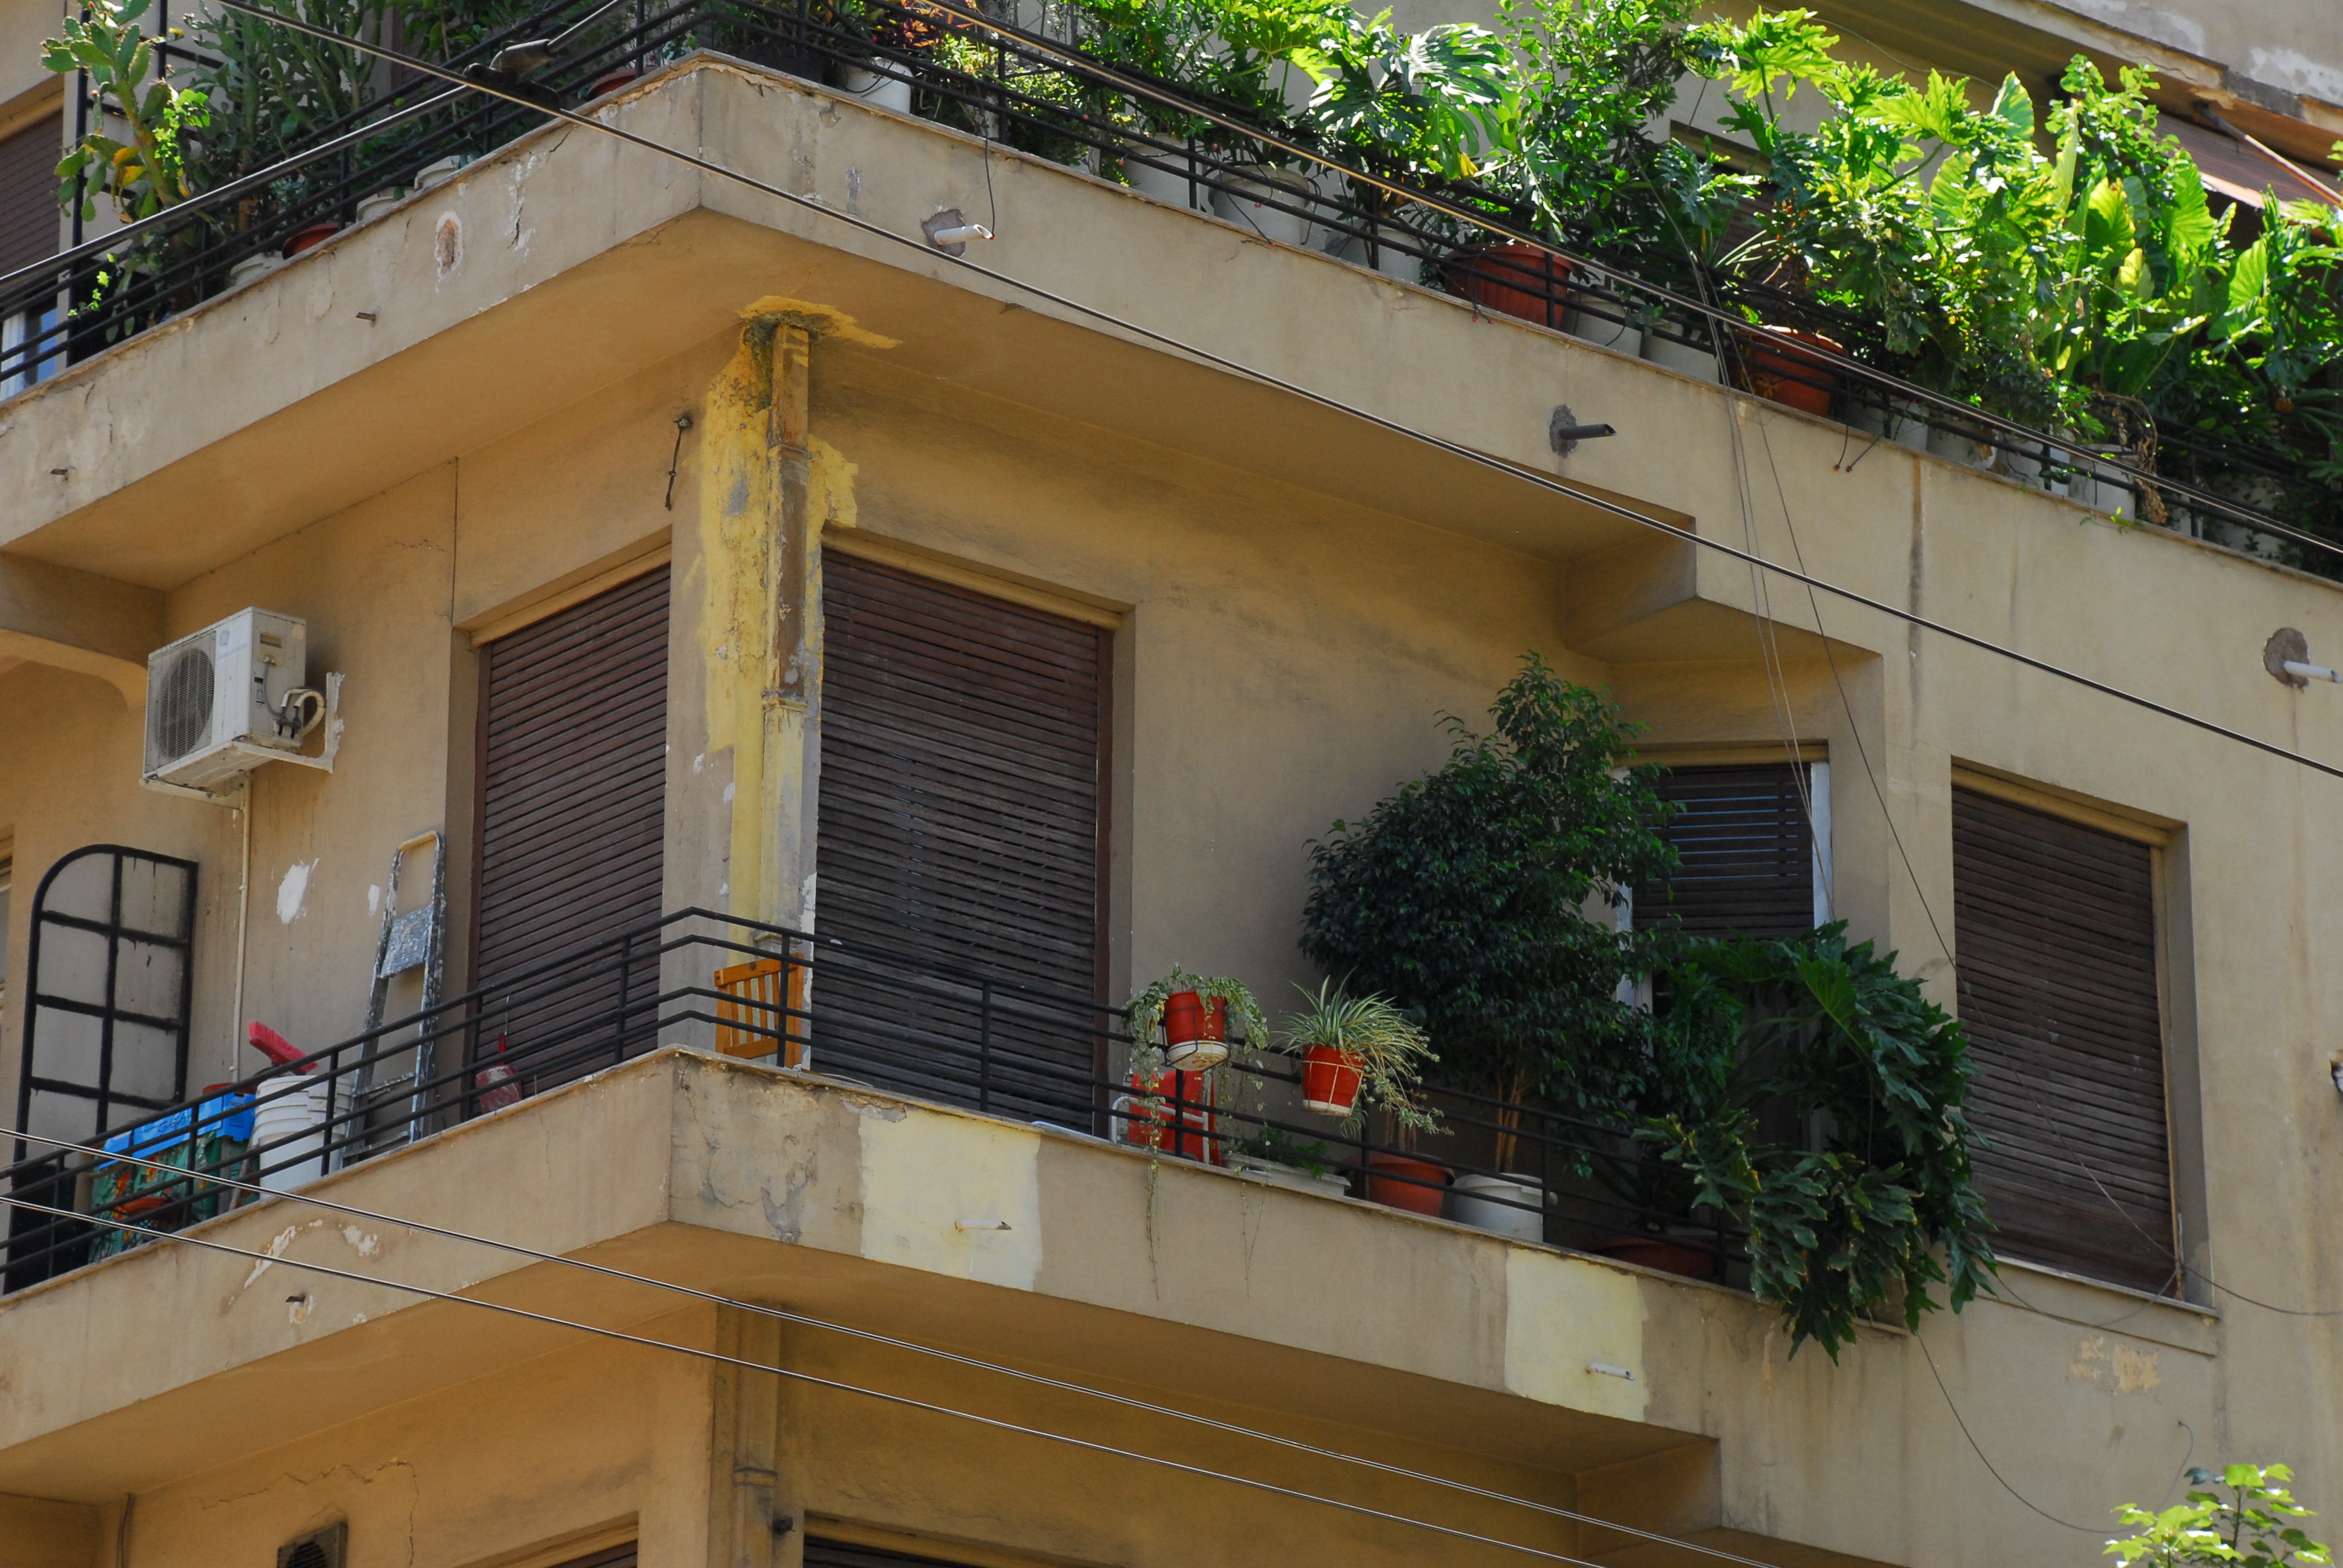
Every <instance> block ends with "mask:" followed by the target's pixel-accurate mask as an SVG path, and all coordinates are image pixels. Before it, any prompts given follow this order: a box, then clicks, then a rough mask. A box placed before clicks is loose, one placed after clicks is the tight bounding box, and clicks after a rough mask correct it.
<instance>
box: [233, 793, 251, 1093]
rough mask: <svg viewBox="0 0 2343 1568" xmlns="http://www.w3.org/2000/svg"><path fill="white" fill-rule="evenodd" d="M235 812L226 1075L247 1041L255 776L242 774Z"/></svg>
mask: <svg viewBox="0 0 2343 1568" xmlns="http://www.w3.org/2000/svg"><path fill="white" fill-rule="evenodd" d="M239 777H240V779H242V782H241V783H240V784H239V785H238V786H237V789H236V795H237V799H236V807H235V811H236V815H237V816H238V817H240V818H242V819H244V859H243V862H242V866H241V869H239V870H238V871H237V873H236V1004H235V1009H234V1016H232V1017H231V1018H229V1020H227V1075H228V1077H230V1078H231V1079H232V1078H235V1077H236V1069H237V1068H239V1067H241V1066H242V1065H243V1061H242V1059H241V1058H240V1057H239V1056H238V1055H237V1049H238V1048H239V1047H240V1046H242V1045H243V1044H244V939H245V929H246V926H247V925H248V924H249V922H250V920H251V918H252V775H251V774H249V773H245V774H241V775H239Z"/></svg>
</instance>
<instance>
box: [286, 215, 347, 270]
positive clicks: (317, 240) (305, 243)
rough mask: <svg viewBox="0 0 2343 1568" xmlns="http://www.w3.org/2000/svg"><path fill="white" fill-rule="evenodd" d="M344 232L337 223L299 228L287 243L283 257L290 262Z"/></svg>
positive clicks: (288, 237) (314, 224)
mask: <svg viewBox="0 0 2343 1568" xmlns="http://www.w3.org/2000/svg"><path fill="white" fill-rule="evenodd" d="M341 232H342V226H341V225H340V224H337V223H313V224H311V225H310V226H308V227H307V228H297V229H295V230H294V231H293V232H292V234H291V235H290V236H287V239H286V241H285V249H284V251H283V253H282V254H283V255H284V257H285V259H286V260H287V261H290V260H292V259H293V258H294V257H295V256H298V255H300V254H301V253H302V252H303V251H305V250H307V249H309V248H310V247H311V246H320V245H323V244H325V243H326V242H327V240H329V239H331V238H333V237H334V236H336V235H337V234H339V233H341Z"/></svg>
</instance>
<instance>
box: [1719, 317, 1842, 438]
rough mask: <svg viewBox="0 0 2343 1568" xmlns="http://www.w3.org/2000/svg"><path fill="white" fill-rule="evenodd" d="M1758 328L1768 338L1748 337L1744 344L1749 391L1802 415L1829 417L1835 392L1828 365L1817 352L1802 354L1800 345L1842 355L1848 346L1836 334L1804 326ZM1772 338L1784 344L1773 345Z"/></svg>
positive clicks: (1743, 351) (1742, 347)
mask: <svg viewBox="0 0 2343 1568" xmlns="http://www.w3.org/2000/svg"><path fill="white" fill-rule="evenodd" d="M1758 330H1759V331H1760V332H1763V333H1765V334H1766V337H1750V338H1745V339H1743V341H1742V346H1741V352H1742V357H1743V359H1744V361H1745V363H1746V364H1747V366H1748V367H1749V368H1748V375H1747V377H1746V379H1747V383H1748V387H1749V390H1750V391H1752V392H1755V393H1756V394H1757V396H1759V397H1764V398H1765V399H1767V400H1768V401H1770V402H1775V403H1779V404H1781V405H1782V406H1783V407H1787V408H1795V409H1797V410H1798V411H1799V412H1800V413H1802V414H1819V415H1822V416H1824V417H1828V416H1829V414H1830V411H1831V397H1832V393H1833V388H1832V379H1833V378H1832V376H1831V373H1830V369H1829V367H1828V366H1827V364H1826V363H1825V361H1824V360H1822V359H1821V358H1819V357H1816V356H1815V355H1812V354H1801V353H1800V352H1798V347H1797V346H1803V347H1807V348H1819V349H1822V350H1824V351H1825V352H1826V353H1831V354H1839V353H1844V352H1845V345H1843V344H1841V343H1840V342H1839V341H1838V339H1837V338H1835V337H1825V336H1824V335H1823V334H1821V333H1819V332H1809V331H1807V330H1805V328H1804V327H1760V328H1759V329H1758ZM1771 340H1779V341H1780V343H1781V344H1782V347H1778V348H1776V347H1773V343H1772V341H1771Z"/></svg>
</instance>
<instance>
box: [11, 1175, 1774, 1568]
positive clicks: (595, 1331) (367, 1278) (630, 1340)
mask: <svg viewBox="0 0 2343 1568" xmlns="http://www.w3.org/2000/svg"><path fill="white" fill-rule="evenodd" d="M0 1203H5V1204H6V1205H8V1206H9V1207H10V1208H12V1209H21V1210H26V1211H31V1212H33V1213H36V1214H47V1215H51V1216H54V1217H55V1218H58V1219H64V1220H74V1221H80V1222H81V1223H84V1224H94V1225H105V1226H106V1227H108V1228H110V1229H113V1230H116V1231H126V1232H135V1233H136V1234H139V1235H143V1236H146V1237H148V1238H150V1239H152V1240H156V1241H176V1242H178V1243H180V1244H181V1245H183V1246H189V1247H201V1248H204V1249H206V1251H214V1252H225V1253H226V1254H228V1255H229V1256H231V1257H237V1258H246V1259H249V1260H251V1261H254V1262H261V1263H271V1264H275V1265H277V1266H278V1267H281V1268H289V1269H302V1270H306V1271H308V1272H311V1273H317V1274H324V1275H327V1276H328V1277H329V1278H332V1279H337V1280H348V1281H350V1282H354V1283H357V1284H361V1285H372V1286H375V1287H377V1289H382V1290H392V1291H401V1292H407V1294H409V1295H417V1296H422V1297H425V1298H427V1299H428V1300H431V1301H435V1302H450V1303H452V1304H454V1305H458V1306H467V1307H479V1308H482V1309H484V1310H486V1311H488V1312H500V1313H502V1314H504V1315H505V1316H507V1317H512V1318H519V1319H522V1320H524V1321H526V1322H534V1323H542V1324H544V1325H546V1326H547V1327H549V1328H558V1329H571V1330H575V1331H576V1332H579V1333H584V1334H592V1335H595V1336H597V1337H598V1338H601V1339H607V1340H614V1341H617V1342H619V1343H621V1344H630V1345H640V1346H643V1347H644V1348H645V1349H648V1350H657V1351H670V1352H675V1353H677V1354H679V1355H687V1356H691V1357H693V1358H695V1359H697V1360H699V1361H704V1362H713V1363H715V1364H717V1365H719V1366H729V1367H738V1368H740V1369H741V1370H743V1371H747V1372H769V1373H770V1374H772V1375H773V1376H775V1377H778V1378H785V1379H788V1380H789V1381H790V1382H800V1383H805V1384H807V1385H809V1386H810V1387H814V1388H826V1389H829V1390H831V1391H832V1392H838V1393H850V1394H860V1395H861V1396H862V1397H863V1398H865V1399H873V1400H877V1401H880V1402H881V1403H885V1404H891V1405H895V1406H898V1407H900V1408H901V1409H905V1410H916V1411H920V1412H923V1413H926V1414H930V1415H948V1416H952V1417H954V1418H956V1419H958V1420H960V1421H967V1422H975V1423H976V1424H978V1425H980V1426H984V1427H990V1429H992V1430H993V1431H995V1432H1011V1433H1013V1434H1015V1435H1017V1436H1020V1437H1037V1438H1041V1439H1042V1440H1043V1441H1045V1442H1057V1443H1063V1444H1065V1445H1066V1446H1067V1447H1070V1448H1079V1449H1081V1450H1084V1451H1085V1452H1091V1453H1100V1454H1106V1455H1109V1456H1111V1457H1113V1458H1117V1459H1131V1460H1136V1461H1138V1462H1140V1463H1141V1464H1151V1465H1155V1466H1157V1467H1158V1468H1161V1469H1164V1470H1171V1471H1177V1472H1179V1473H1182V1474H1183V1475H1192V1476H1196V1477H1199V1478H1201V1479H1203V1480H1207V1481H1225V1482H1227V1483H1230V1484H1231V1485H1232V1486H1242V1487H1247V1488H1250V1489H1252V1490H1253V1491H1256V1492H1266V1493H1271V1494H1272V1495H1273V1496H1277V1497H1285V1498H1291V1499H1292V1500H1293V1501H1294V1502H1297V1503H1317V1504H1319V1505H1320V1506H1321V1507H1324V1508H1333V1509H1339V1510H1341V1511H1342V1512H1343V1513H1355V1514H1359V1515H1361V1516H1363V1517H1365V1518H1369V1519H1379V1520H1382V1521H1383V1522H1384V1523H1389V1524H1403V1525H1408V1526H1411V1527H1413V1528H1414V1529H1417V1530H1427V1531H1430V1532H1432V1533H1434V1534H1438V1535H1444V1536H1447V1537H1449V1538H1450V1539H1451V1540H1454V1541H1463V1542H1469V1543H1472V1544H1473V1545H1476V1546H1494V1547H1496V1548H1498V1549H1500V1550H1501V1551H1506V1552H1518V1553H1522V1554H1523V1555H1524V1556H1530V1557H1539V1558H1543V1559H1544V1560H1545V1561H1546V1562H1549V1563H1565V1564H1568V1565H1569V1568H1601V1565H1600V1564H1599V1563H1589V1562H1587V1561H1586V1560H1585V1559H1584V1558H1583V1557H1572V1556H1569V1555H1567V1554H1565V1553H1560V1552H1550V1551H1547V1550H1546V1549H1545V1548H1544V1547H1542V1546H1527V1545H1523V1543H1520V1542H1518V1541H1506V1540H1503V1539H1502V1538H1501V1537H1498V1536H1494V1535H1483V1534H1480V1533H1476V1532H1473V1531H1470V1530H1460V1529H1458V1528H1456V1527H1455V1526H1453V1525H1449V1524H1435V1523H1433V1522H1432V1521H1430V1520H1428V1519H1417V1518H1413V1517H1412V1516H1410V1515H1408V1514H1404V1513H1392V1512H1390V1511H1389V1510H1386V1509H1382V1508H1370V1507H1368V1506H1367V1505H1366V1504H1365V1503H1346V1502H1344V1501H1342V1499H1341V1498H1337V1497H1326V1496H1322V1495H1321V1494H1320V1493H1314V1492H1304V1491H1302V1490H1301V1489H1300V1488H1298V1487H1292V1486H1280V1485H1278V1484H1277V1483H1274V1482H1269V1481H1261V1480H1257V1479H1255V1478H1254V1477H1252V1476H1249V1475H1232V1474H1230V1473H1228V1472H1226V1471H1222V1470H1212V1469H1208V1468H1206V1467H1205V1466H1203V1465H1201V1464H1188V1463H1185V1462H1182V1461H1180V1460H1176V1459H1166V1458H1164V1457H1163V1456H1162V1455H1161V1454H1154V1453H1141V1452H1138V1451H1137V1450H1135V1449H1128V1448H1117V1447H1115V1446H1114V1445H1113V1444H1111V1443H1105V1442H1093V1441H1091V1439H1089V1438H1082V1437H1075V1436H1072V1435H1071V1434H1070V1433H1067V1432H1052V1431H1051V1430H1050V1429H1048V1428H1047V1427H1038V1426H1025V1425H1021V1424H1020V1423H1018V1422H1012V1421H1005V1420H1002V1419H1001V1417H999V1416H990V1415H980V1414H978V1413H977V1412H974V1411H968V1410H960V1409H956V1408H954V1407H953V1406H951V1405H947V1404H936V1403H933V1402H930V1401H927V1400H921V1399H913V1398H911V1397H910V1395H909V1394H900V1393H890V1392H887V1391H886V1390H884V1389H876V1388H867V1387H865V1386H863V1385H862V1384H860V1383H852V1382H845V1381H843V1380H841V1379H838V1378H826V1377H822V1376H820V1375H819V1374H818V1373H814V1372H800V1371H799V1370H797V1369H796V1368H794V1367H783V1366H768V1365H766V1364H765V1363H764V1362H754V1361H749V1360H746V1359H744V1358H742V1357H739V1356H728V1355H726V1354H724V1353H723V1352H720V1351H708V1350H701V1349H700V1348H699V1347H698V1346H697V1345H679V1344H676V1343H674V1342H671V1341H668V1340H655V1339H650V1338H649V1337H647V1336H645V1335H642V1334H630V1333H627V1332H624V1331H623V1330H619V1329H607V1328H603V1327H600V1326H599V1325H598V1324H594V1323H584V1322H578V1321H577V1320H576V1319H574V1318H564V1317H558V1316H556V1315H554V1314H553V1313H550V1312H531V1311H530V1310H529V1309H528V1308H527V1307H516V1306H512V1305H510V1304H508V1303H507V1302H491V1301H488V1300H486V1299H485V1298H482V1297H479V1296H466V1295H458V1294H457V1293H456V1292H452V1291H441V1290H435V1289H433V1288H432V1287H431V1286H429V1285H417V1284H410V1283H408V1282H406V1281H403V1280H394V1279H388V1278H386V1277H384V1276H381V1275H377V1274H362V1273H359V1272H357V1271H356V1270H354V1269H337V1268H335V1267H334V1266H333V1265H332V1264H330V1263H312V1262H305V1261H300V1260H298V1259H295V1258H286V1257H276V1256H272V1255H270V1254H269V1253H266V1252H256V1251H252V1250H251V1249H250V1248H247V1247H231V1246H229V1245H228V1244H227V1243H226V1242H225V1241H212V1240H210V1239H209V1238H207V1237H204V1236H189V1235H184V1234H181V1233H180V1232H178V1231H141V1230H140V1229H139V1228H138V1227H137V1226H136V1225H130V1224H126V1223H123V1222H122V1221H113V1220H96V1219H93V1218H92V1217H90V1216H89V1215H86V1214H76V1213H75V1212H74V1211H72V1210H70V1209H57V1208H53V1207H51V1206H50V1205H49V1204H46V1203H35V1202H32V1201H28V1200H25V1199H23V1198H14V1197H8V1196H5V1195H0ZM1677 1544H1690V1543H1677ZM1735 1561H1737V1562H1742V1563H1752V1564H1753V1568H1770V1565H1768V1564H1764V1563H1756V1562H1755V1559H1753V1558H1737V1559H1735Z"/></svg>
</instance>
